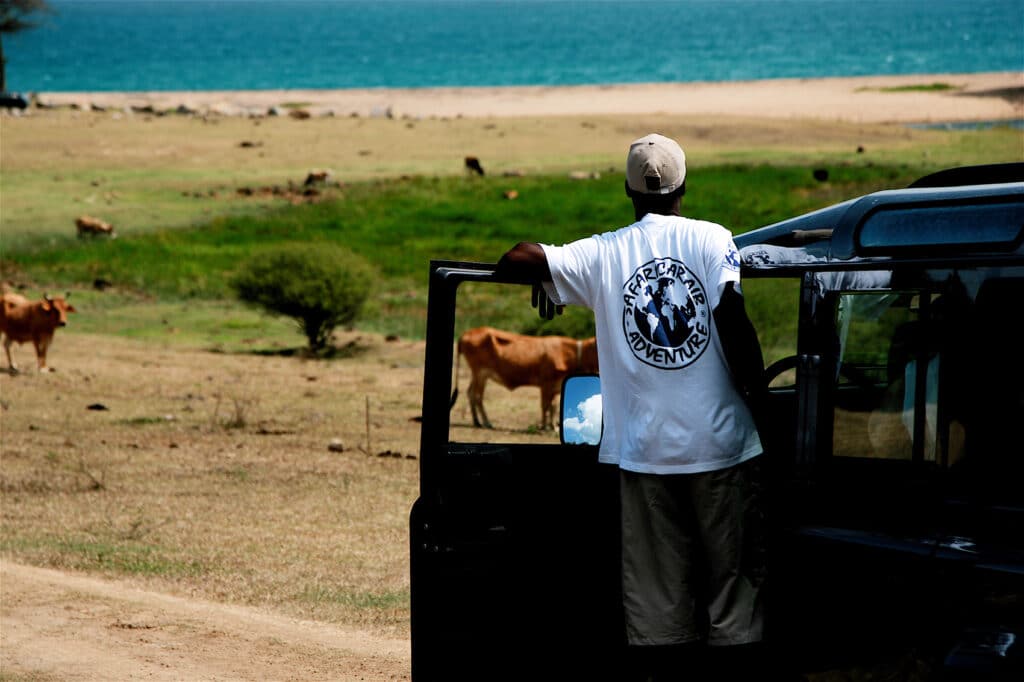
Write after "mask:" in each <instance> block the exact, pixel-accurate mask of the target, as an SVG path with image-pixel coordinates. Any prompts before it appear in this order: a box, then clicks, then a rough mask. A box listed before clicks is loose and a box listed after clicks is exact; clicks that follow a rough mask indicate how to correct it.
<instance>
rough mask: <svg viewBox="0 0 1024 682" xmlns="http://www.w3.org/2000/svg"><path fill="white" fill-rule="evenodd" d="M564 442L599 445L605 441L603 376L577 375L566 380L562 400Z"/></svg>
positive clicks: (561, 422)
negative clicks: (603, 431) (603, 433)
mask: <svg viewBox="0 0 1024 682" xmlns="http://www.w3.org/2000/svg"><path fill="white" fill-rule="evenodd" d="M559 404H560V406H561V413H562V414H561V416H560V418H559V423H560V425H561V429H560V431H561V441H562V444H563V445H597V444H598V443H600V442H601V429H602V427H603V422H602V418H601V378H600V377H598V376H597V375H596V374H577V375H574V376H571V377H567V378H566V380H565V381H564V382H562V400H561V401H560V403H559Z"/></svg>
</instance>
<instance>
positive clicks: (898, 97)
mask: <svg viewBox="0 0 1024 682" xmlns="http://www.w3.org/2000/svg"><path fill="white" fill-rule="evenodd" d="M933 84H941V85H940V87H938V88H935V89H928V88H929V86H932V85H933ZM36 96H37V101H38V102H39V103H40V104H42V105H43V106H48V107H60V106H76V107H78V108H81V109H90V108H92V109H102V110H105V109H124V110H139V109H147V108H148V109H152V110H154V111H168V110H180V111H182V112H185V113H202V114H209V113H213V114H222V115H248V116H253V115H264V114H266V113H267V112H268V111H270V110H271V109H272V108H278V109H282V110H283V112H284V111H291V110H295V109H302V110H304V111H306V112H308V113H309V115H311V116H349V117H370V118H384V117H387V118H413V119H427V118H518V117H543V116H579V115H605V114H617V115H623V114H625V115H629V114H659V115H671V116H737V117H749V118H768V119H815V120H824V121H842V122H848V123H934V122H955V121H963V122H970V121H1001V120H1019V119H1022V118H1024V72H1017V71H1010V72H991V73H968V74H914V75H904V76H854V77H835V78H800V79H793V78H788V79H772V80H759V81H723V82H693V83H638V84H611V85H571V86H517V87H448V88H422V89H411V88H400V89H353V90H262V91H250V90H246V91H177V92H40V93H37V95H36ZM283 112H282V113H283Z"/></svg>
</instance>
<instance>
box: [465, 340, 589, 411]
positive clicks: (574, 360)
mask: <svg viewBox="0 0 1024 682" xmlns="http://www.w3.org/2000/svg"><path fill="white" fill-rule="evenodd" d="M463 355H465V356H466V364H467V365H469V369H470V372H472V378H471V379H470V382H469V407H470V410H472V413H473V426H485V427H487V428H492V427H491V421H490V420H489V419H488V418H487V413H486V412H484V386H485V385H486V383H487V380H488V379H494V380H495V381H497V382H498V383H499V384H501V385H502V386H504V387H505V388H508V389H514V388H518V387H520V386H538V387H540V417H541V419H540V427H541V428H542V429H550V428H554V426H553V413H554V400H555V396H556V395H558V394H559V393H560V392H561V390H562V381H563V380H564V379H565V377H566V376H568V375H570V374H575V373H581V374H588V373H597V340H596V339H595V338H593V337H591V338H589V339H586V340H582V341H580V340H577V339H572V338H569V337H567V336H524V335H522V334H513V333H511V332H506V331H501V330H500V329H494V328H491V327H477V328H476V329H470V330H469V331H467V332H465V333H464V334H463V335H462V336H461V337H459V343H458V355H457V356H456V358H455V377H456V378H455V385H456V388H455V392H454V393H453V395H452V404H454V402H455V398H456V397H457V395H458V376H459V358H460V357H461V356H463Z"/></svg>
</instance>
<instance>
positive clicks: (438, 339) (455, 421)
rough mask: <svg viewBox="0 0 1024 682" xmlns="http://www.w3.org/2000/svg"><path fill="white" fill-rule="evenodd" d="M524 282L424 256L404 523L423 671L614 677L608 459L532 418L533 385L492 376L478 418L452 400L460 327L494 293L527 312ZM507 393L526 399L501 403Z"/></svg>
mask: <svg viewBox="0 0 1024 682" xmlns="http://www.w3.org/2000/svg"><path fill="white" fill-rule="evenodd" d="M530 295H531V287H530V286H529V285H524V284H516V283H512V282H507V281H501V280H499V279H498V278H496V277H495V275H494V269H493V266H491V265H484V264H474V263H454V262H446V261H435V262H432V263H431V266H430V292H429V301H428V317H427V341H426V359H425V368H424V373H425V376H424V393H423V426H422V436H421V444H420V456H421V463H420V466H421V479H420V495H419V499H418V500H417V501H416V503H415V505H414V507H413V510H412V515H411V526H410V541H411V548H410V553H411V586H412V663H413V669H412V672H413V678H414V679H415V680H417V681H418V682H420V681H422V680H458V679H474V680H495V679H541V678H543V679H623V676H622V675H620V674H618V672H617V671H620V670H622V666H623V652H624V650H625V649H624V642H623V628H622V624H621V623H622V620H621V603H620V602H621V600H620V583H619V521H618V518H619V510H618V472H617V469H616V468H615V467H612V466H609V465H603V464H599V463H598V461H597V447H596V446H593V445H585V444H565V443H563V442H561V439H560V438H559V435H558V429H557V426H556V429H555V431H554V432H545V431H543V430H538V429H537V428H536V426H535V425H536V423H537V422H538V421H539V419H538V417H539V416H540V415H539V410H537V409H536V396H537V393H538V392H537V389H535V388H522V389H519V390H518V391H507V390H506V389H503V388H500V387H498V386H496V385H494V384H491V386H492V388H491V395H489V396H488V399H489V400H490V399H491V398H492V397H493V399H494V401H495V404H494V405H492V404H491V403H490V402H488V413H489V416H490V418H491V421H492V422H493V423H494V425H495V428H493V429H485V428H476V427H473V425H472V420H471V419H470V418H469V415H468V410H467V407H466V406H465V405H466V403H467V402H468V401H467V400H466V399H465V398H459V399H458V401H457V402H456V403H455V405H454V406H450V402H449V399H448V397H449V396H451V395H452V392H453V389H454V387H453V377H455V376H456V375H455V373H454V364H455V357H456V355H455V353H456V351H455V348H456V330H457V329H458V330H459V332H460V333H461V332H462V331H465V330H466V329H467V328H469V327H470V326H475V324H474V323H475V322H476V321H479V322H486V310H487V309H488V308H489V307H493V306H494V305H496V302H497V301H500V302H501V303H500V305H502V306H508V305H520V306H521V307H522V309H523V311H524V315H532V316H535V315H536V313H534V312H533V311H532V309H531V307H530ZM464 304H465V305H464ZM462 307H466V308H468V309H470V310H472V311H476V312H475V313H474V312H471V313H467V314H466V315H463V314H462V313H461V308H462ZM473 315H476V316H477V317H473ZM461 371H462V372H463V373H464V374H465V373H466V371H467V370H466V366H465V363H464V362H463V363H462V365H461ZM462 380H463V381H464V382H465V381H466V376H463V379H462ZM463 386H465V384H463ZM513 394H521V397H522V399H523V400H525V401H526V402H527V408H526V409H525V410H521V409H519V408H516V407H508V408H503V407H502V404H501V402H500V401H502V400H507V398H508V397H510V396H511V395H513ZM517 409H519V411H518V412H517Z"/></svg>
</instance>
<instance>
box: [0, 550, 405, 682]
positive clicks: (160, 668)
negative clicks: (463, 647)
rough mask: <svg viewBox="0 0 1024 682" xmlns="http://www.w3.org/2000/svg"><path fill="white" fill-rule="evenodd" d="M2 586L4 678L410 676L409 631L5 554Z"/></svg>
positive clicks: (198, 680)
mask: <svg viewBox="0 0 1024 682" xmlns="http://www.w3.org/2000/svg"><path fill="white" fill-rule="evenodd" d="M0 590H2V600H0V604H2V608H0V672H2V674H3V676H4V679H8V676H11V677H13V679H19V677H20V676H25V677H28V678H29V679H51V678H52V679H60V680H136V679H147V680H175V681H180V680H191V681H194V682H203V681H212V680H337V681H340V682H347V681H350V680H352V681H355V680H408V679H410V675H409V643H408V641H404V640H387V639H378V638H375V637H373V636H371V635H368V634H366V633H363V632H360V631H357V630H352V629H345V628H340V627H337V626H334V625H330V624H325V623H314V622H309V621H300V620H296V619H292V618H287V617H284V616H280V615H275V614H273V613H267V612H264V611H259V610H256V609H252V608H246V607H240V606H228V605H223V604H215V603H212V602H207V601H201V600H195V599H186V598H182V597H177V596H172V595H167V594H160V593H157V592H149V591H146V590H141V589H138V588H135V587H132V586H130V585H129V584H127V583H124V582H118V581H105V580H98V579H95V578H89V577H83V576H80V575H70V574H67V573H62V572H60V571H54V570H49V569H43V568H35V567H30V566H24V565H20V564H14V563H11V562H8V561H4V562H0Z"/></svg>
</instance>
